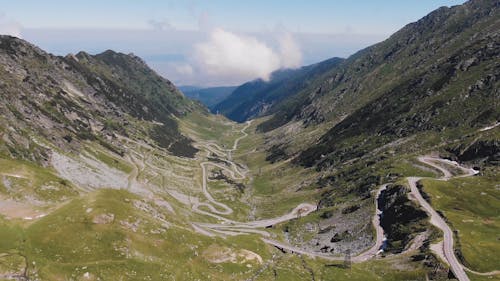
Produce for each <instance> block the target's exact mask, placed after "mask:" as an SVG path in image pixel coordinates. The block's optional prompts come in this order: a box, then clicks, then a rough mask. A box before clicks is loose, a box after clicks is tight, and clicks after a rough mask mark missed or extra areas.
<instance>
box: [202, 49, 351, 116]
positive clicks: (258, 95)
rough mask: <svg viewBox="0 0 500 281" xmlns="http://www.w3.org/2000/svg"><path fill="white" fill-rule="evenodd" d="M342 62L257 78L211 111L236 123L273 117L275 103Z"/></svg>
mask: <svg viewBox="0 0 500 281" xmlns="http://www.w3.org/2000/svg"><path fill="white" fill-rule="evenodd" d="M341 61H342V59H340V58H332V59H329V60H326V61H323V62H320V63H317V64H313V65H309V66H305V67H302V68H299V69H282V70H277V71H275V72H273V73H272V74H271V77H270V79H269V81H264V80H262V79H258V80H255V81H251V82H248V83H245V84H243V85H241V86H239V87H238V88H236V89H235V90H234V91H233V93H232V94H231V95H230V96H229V97H227V98H226V99H224V100H223V101H221V102H220V103H219V104H217V105H215V106H213V107H212V112H219V113H221V114H223V115H225V116H227V117H228V118H229V119H232V120H234V121H237V122H244V121H246V120H248V119H251V118H254V117H258V116H263V115H266V114H271V113H273V112H274V111H275V104H277V103H279V102H281V101H285V100H287V98H288V97H290V96H292V95H293V94H294V93H297V92H299V91H300V90H301V89H303V88H306V87H307V86H308V85H309V83H310V81H311V80H313V79H315V78H317V77H319V76H321V75H322V73H323V72H325V71H326V70H328V69H331V68H334V67H335V66H336V65H338V64H339V63H340V62H341Z"/></svg>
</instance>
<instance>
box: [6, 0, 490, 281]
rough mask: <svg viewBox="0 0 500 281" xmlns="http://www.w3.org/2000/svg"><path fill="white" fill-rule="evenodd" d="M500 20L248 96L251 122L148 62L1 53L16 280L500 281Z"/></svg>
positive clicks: (428, 21)
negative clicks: (211, 106)
mask: <svg viewBox="0 0 500 281" xmlns="http://www.w3.org/2000/svg"><path fill="white" fill-rule="evenodd" d="M499 6H500V4H499V3H498V1H488V0H472V1H469V2H467V3H465V4H463V5H460V6H455V7H451V8H440V9H438V10H436V11H434V12H432V13H431V14H429V15H428V16H426V17H424V18H423V19H421V20H419V21H417V22H415V23H411V24H409V25H407V26H406V27H404V28H402V29H401V30H399V31H398V32H396V33H395V34H394V35H392V36H391V37H390V38H388V39H387V40H385V41H383V42H381V43H379V44H375V45H373V46H370V47H368V48H366V49H364V50H361V51H360V52H358V53H356V54H354V55H353V56H351V57H349V58H347V59H345V60H344V59H336V58H335V59H331V60H327V61H325V62H322V63H319V64H315V65H311V66H306V67H303V68H300V69H295V70H280V71H277V72H275V73H273V75H272V77H271V79H270V80H269V81H261V80H256V81H252V82H249V83H246V84H244V85H242V86H240V87H238V89H235V91H234V92H233V94H231V95H230V96H229V97H228V98H227V99H226V101H223V102H222V103H220V104H219V105H224V109H225V110H227V111H226V114H228V116H232V118H234V119H236V120H239V121H246V120H247V119H248V118H253V119H252V120H249V122H245V123H244V124H241V123H237V122H232V121H231V120H228V119H227V118H226V117H224V116H222V115H214V114H211V113H210V112H208V111H207V109H206V107H204V106H203V105H201V104H200V103H199V102H197V101H193V100H190V99H188V98H186V97H185V96H184V95H183V94H182V93H181V92H180V91H179V90H178V89H177V88H176V87H175V86H174V85H173V84H172V83H171V82H170V81H168V80H167V79H165V78H163V77H160V76H158V75H157V74H156V73H155V72H154V71H153V70H151V69H150V68H149V67H148V66H147V65H146V64H145V63H144V62H143V61H142V60H141V59H140V58H138V57H137V56H135V55H133V54H122V53H117V52H114V51H111V50H108V51H105V52H103V53H101V54H97V55H90V54H87V53H85V52H80V53H78V54H76V55H68V56H66V57H59V56H54V55H51V54H49V53H46V52H44V51H43V50H41V49H39V48H38V47H36V46H34V45H32V44H30V43H28V42H26V41H24V40H21V39H18V38H14V37H9V36H1V37H0V98H1V99H0V279H2V280H3V279H6V280H332V279H334V280H449V279H454V278H456V279H458V280H460V281H462V280H469V278H470V279H471V280H479V279H481V280H482V278H483V277H484V278H486V279H492V278H493V279H494V278H495V277H496V276H497V275H498V274H497V272H496V271H497V270H498V264H499V262H500V260H499V255H498V252H499V251H500V244H499V243H498V233H500V218H499V216H498V214H499V213H500V200H499V198H500V191H499V189H498V182H499V181H500V168H499V163H500V142H499V140H500V129H499V128H500V122H499V120H500V107H499V106H498V101H499V100H500V99H499V98H500V96H499V95H500V92H499V90H498V89H499V88H500V87H499V84H498V83H499V82H498V81H499V79H498V77H500V59H499V57H500V56H499V55H500V54H499V53H500V40H499V36H500V32H499V30H500V16H499V8H500V7H499ZM191 90H194V89H191ZM442 252H445V253H446V255H443V254H442ZM477 273H479V274H480V275H487V276H480V275H478V274H477Z"/></svg>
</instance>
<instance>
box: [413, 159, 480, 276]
mask: <svg viewBox="0 0 500 281" xmlns="http://www.w3.org/2000/svg"><path fill="white" fill-rule="evenodd" d="M418 161H420V162H422V163H424V164H427V165H429V166H431V167H433V168H435V169H437V170H439V171H440V172H442V173H443V177H442V178H440V179H439V180H449V179H451V178H452V177H453V174H452V173H451V172H450V171H449V170H448V169H446V168H445V166H441V165H438V164H437V162H441V163H443V164H445V165H451V166H453V167H455V168H456V169H459V170H461V171H462V174H461V175H458V176H456V177H468V176H473V175H475V174H477V171H476V170H474V169H469V168H465V167H462V166H460V165H459V164H458V163H457V162H454V161H450V160H445V159H440V158H433V157H430V156H421V157H418ZM407 179H408V184H409V185H410V195H409V197H410V199H412V200H414V201H417V202H418V204H420V206H421V207H422V208H423V209H424V210H425V211H426V212H427V213H428V214H429V216H430V222H431V223H432V224H433V225H434V226H436V227H437V228H439V229H441V231H443V243H442V252H443V255H444V258H445V260H446V262H447V263H448V264H449V265H450V268H451V271H453V274H455V276H456V277H457V278H458V280H459V281H468V280H469V277H468V276H467V274H466V273H465V270H464V267H463V266H462V264H461V263H460V262H459V261H458V259H457V257H456V256H455V251H454V249H453V231H452V230H451V228H450V227H449V226H448V224H447V223H446V222H445V221H444V219H443V218H442V217H441V216H440V215H439V214H438V213H437V212H436V210H434V208H432V206H431V205H430V204H429V203H428V202H427V201H426V200H425V199H424V198H423V197H422V194H421V193H420V191H419V190H418V188H417V182H418V181H419V180H421V179H422V178H420V177H408V178H407ZM437 254H438V256H439V253H437Z"/></svg>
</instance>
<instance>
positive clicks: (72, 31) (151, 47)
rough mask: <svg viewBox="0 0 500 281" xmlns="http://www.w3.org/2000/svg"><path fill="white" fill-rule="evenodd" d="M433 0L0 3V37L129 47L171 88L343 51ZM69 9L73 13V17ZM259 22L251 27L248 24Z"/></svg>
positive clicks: (94, 48)
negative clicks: (402, 0) (168, 83)
mask: <svg viewBox="0 0 500 281" xmlns="http://www.w3.org/2000/svg"><path fill="white" fill-rule="evenodd" d="M463 2H464V1H462V0H449V1H446V0H440V1H430V0H427V1H418V2H417V1H414V2H408V1H405V2H400V1H383V2H382V1H381V2H377V1H357V2H356V3H351V2H349V1H337V2H331V1H319V2H316V3H314V5H310V4H307V3H301V2H299V1H291V2H284V1H273V2H270V3H268V2H266V1H253V2H252V3H240V2H232V1H210V2H202V1H168V2H164V3H163V2H162V3H159V2H156V1H141V2H140V3H133V2H129V3H125V4H124V3H123V2H119V1H106V2H104V3H99V2H97V1H86V2H85V3H72V5H68V4H67V3H66V2H64V1H57V0H52V1H44V2H43V3H39V2H34V1H16V2H11V1H3V0H2V1H0V3H1V4H2V5H1V8H0V33H1V34H10V35H14V36H18V37H21V38H23V39H26V40H28V41H30V42H32V43H34V44H36V45H38V46H39V47H41V48H42V49H44V50H47V51H49V52H51V53H53V54H56V55H66V54H68V53H77V52H79V51H85V52H88V53H91V54H96V53H100V52H103V51H105V50H107V49H112V50H115V51H119V52H123V53H131V52H132V53H134V54H136V55H138V56H140V57H142V58H143V59H144V60H145V61H146V62H147V63H148V64H149V65H150V66H151V67H152V68H153V69H155V70H156V71H157V72H158V73H159V74H160V75H162V76H164V77H165V78H167V79H169V80H171V81H172V82H174V83H175V84H176V85H194V86H200V87H208V86H229V85H239V84H241V83H244V82H246V81H250V80H253V79H257V78H262V79H267V78H268V77H269V74H270V73H271V72H272V71H275V70H277V69H280V68H296V67H300V66H304V65H309V64H312V63H316V62H320V61H322V60H325V59H329V58H332V57H343V58H345V57H348V56H349V55H351V54H353V53H355V52H356V51H358V50H360V49H363V48H365V47H368V46H370V45H372V44H375V43H377V42H380V41H383V40H384V39H386V38H388V37H389V36H390V35H391V34H392V33H394V32H395V31H397V30H399V29H400V28H402V27H403V26H404V25H406V24H408V23H410V22H414V21H416V20H418V19H419V18H421V17H423V16H425V15H426V14H427V13H429V12H431V11H432V10H434V9H436V8H438V7H440V6H452V5H456V4H461V3H463ZM75 11H78V12H77V13H75ZM256 22H258V24H256Z"/></svg>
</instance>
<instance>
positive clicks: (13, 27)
mask: <svg viewBox="0 0 500 281" xmlns="http://www.w3.org/2000/svg"><path fill="white" fill-rule="evenodd" d="M21 29H22V27H21V24H19V23H18V22H16V21H13V20H10V19H8V18H6V17H5V15H3V14H0V34H2V35H11V36H15V37H18V38H21Z"/></svg>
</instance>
